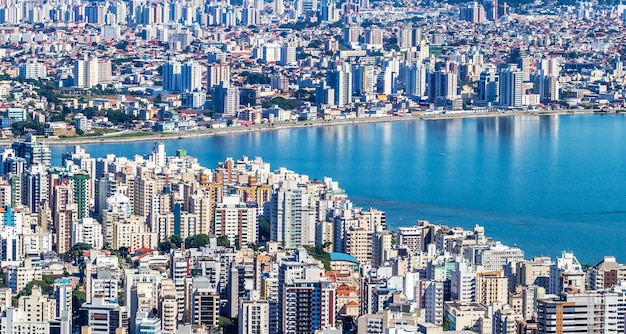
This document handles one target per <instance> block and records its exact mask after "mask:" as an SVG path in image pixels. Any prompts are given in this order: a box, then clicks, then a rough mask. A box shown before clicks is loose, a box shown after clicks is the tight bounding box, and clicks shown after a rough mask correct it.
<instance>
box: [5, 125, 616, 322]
mask: <svg viewBox="0 0 626 334" xmlns="http://www.w3.org/2000/svg"><path fill="white" fill-rule="evenodd" d="M0 157H1V159H0V174H1V175H2V183H0V207H1V208H2V213H1V214H0V226H1V230H0V237H1V240H2V247H1V249H0V259H1V263H2V270H3V271H4V275H2V276H3V277H2V281H1V282H2V285H3V286H4V287H2V288H0V309H1V311H2V314H1V315H0V331H1V333H73V332H75V331H78V330H80V332H81V333H87V334H88V333H115V334H121V333H136V334H139V333H142V334H155V333H214V332H223V333H242V334H243V333H326V334H335V333H343V332H345V333H385V334H399V333H440V332H443V331H456V332H458V333H462V332H464V331H470V332H472V331H477V332H480V333H568V332H574V331H575V332H580V333H584V332H587V333H623V331H624V320H625V318H626V295H625V294H624V291H626V281H625V280H626V265H623V264H619V263H617V261H616V259H615V258H614V257H611V256H607V257H604V259H603V260H602V261H601V262H599V263H598V264H596V265H595V266H591V265H587V266H583V265H582V264H581V263H580V262H579V261H578V260H577V259H576V257H575V256H574V254H573V253H571V252H563V253H562V254H561V256H560V257H558V258H556V260H554V261H553V260H552V259H551V258H550V257H534V258H532V259H530V260H526V259H525V258H524V252H523V251H522V250H521V249H519V248H517V247H509V246H506V245H503V244H501V243H500V242H497V241H494V240H492V239H490V238H488V237H487V236H486V235H485V231H484V228H483V227H481V226H478V225H477V226H475V227H474V228H473V230H470V231H467V230H464V229H462V228H459V227H456V228H450V227H446V226H439V225H433V224H430V223H429V222H427V221H417V223H416V224H415V226H409V227H400V228H399V229H398V230H397V231H391V230H390V229H389V228H388V227H387V224H386V217H385V213H384V212H383V211H380V210H377V209H373V208H370V209H367V210H364V209H363V208H360V207H357V206H355V205H354V204H353V203H352V202H351V201H350V200H349V199H348V196H347V194H346V193H345V191H343V190H342V189H341V188H339V186H338V184H337V182H334V181H333V180H332V179H330V178H324V179H323V180H317V179H313V180H312V179H309V177H308V176H306V175H300V174H297V173H295V172H293V171H290V170H287V169H286V168H278V169H276V170H274V171H271V169H270V165H269V163H267V162H264V161H263V160H262V158H260V157H257V158H254V159H253V160H250V159H249V158H247V157H245V156H244V157H242V158H241V159H239V160H234V159H232V158H227V159H225V160H224V161H222V162H219V163H217V165H216V167H215V169H213V170H210V169H209V168H206V167H203V166H201V165H199V164H198V161H197V159H196V158H194V157H191V156H188V155H187V154H186V151H184V150H178V151H177V152H176V155H175V156H169V157H168V156H166V153H165V145H164V144H163V143H162V142H157V143H155V145H154V148H153V150H152V152H151V153H150V154H148V155H146V156H139V155H136V156H134V157H133V158H126V157H116V156H115V155H107V156H106V157H100V158H93V157H91V156H90V155H89V154H88V153H86V152H85V150H83V149H81V148H80V146H75V148H74V150H73V152H68V153H65V154H64V155H63V160H62V161H63V162H62V165H63V166H62V167H61V166H51V165H50V158H51V156H50V148H49V147H48V146H47V145H46V144H44V143H41V142H38V141H37V139H36V138H35V137H34V136H31V135H28V136H27V138H26V140H25V141H16V142H14V143H13V144H12V145H11V147H9V148H6V149H4V151H3V152H2V154H1V156H0ZM623 281H624V282H623ZM468 333H469V332H468Z"/></svg>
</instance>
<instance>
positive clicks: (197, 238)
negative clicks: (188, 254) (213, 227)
mask: <svg viewBox="0 0 626 334" xmlns="http://www.w3.org/2000/svg"><path fill="white" fill-rule="evenodd" d="M209 240H210V239H209V236H208V235H206V234H196V235H194V236H191V237H189V238H187V239H185V246H187V247H189V248H198V247H204V246H206V245H208V244H209Z"/></svg>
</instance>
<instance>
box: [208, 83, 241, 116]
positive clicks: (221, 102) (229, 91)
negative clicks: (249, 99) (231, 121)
mask: <svg viewBox="0 0 626 334" xmlns="http://www.w3.org/2000/svg"><path fill="white" fill-rule="evenodd" d="M239 101H240V100H239V88H237V87H230V85H229V84H227V83H226V82H222V83H221V84H219V85H217V86H214V87H213V106H214V108H215V111H216V112H218V113H222V114H225V115H236V114H237V111H239Z"/></svg>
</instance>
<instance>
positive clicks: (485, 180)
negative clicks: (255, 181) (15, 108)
mask: <svg viewBox="0 0 626 334" xmlns="http://www.w3.org/2000/svg"><path fill="white" fill-rule="evenodd" d="M625 141H626V119H625V118H624V117H623V116H622V115H567V116H525V117H521V116H519V117H498V118H495V117H494V118H485V117H482V118H464V119H461V118H459V119H448V120H440V121H414V122H393V123H370V124H358V125H341V126H332V127H310V128H301V129H291V130H288V129H285V130H278V131H268V132H250V133H243V134H236V135H230V136H213V137H203V138H189V139H180V140H172V141H167V142H166V148H167V151H168V153H169V154H173V153H174V152H175V151H176V150H177V149H185V150H187V152H188V154H189V155H194V156H197V157H198V158H199V162H200V164H202V165H205V166H208V167H211V168H213V167H214V166H215V163H216V162H217V161H222V160H223V159H224V158H225V157H227V156H230V157H234V158H240V157H241V156H242V155H247V156H250V157H254V156H262V157H263V159H264V160H265V161H267V162H270V163H271V167H272V169H276V168H278V167H281V166H285V167H287V168H289V169H292V170H295V171H297V172H299V173H303V174H308V175H310V176H311V178H318V179H321V178H322V177H324V176H329V177H332V178H333V179H334V180H336V181H338V182H339V184H340V186H341V187H342V188H344V189H346V191H347V193H348V195H349V196H350V198H352V199H353V201H354V202H355V203H356V204H357V205H361V206H365V207H368V206H371V207H375V208H378V209H381V210H385V211H386V212H387V215H388V220H387V221H388V224H389V225H390V226H391V227H392V228H397V227H398V226H406V225H412V224H414V223H415V221H416V220H417V219H427V220H430V221H431V222H432V223H441V224H447V225H450V226H462V227H464V228H469V229H471V228H472V227H473V226H474V225H475V224H481V225H484V226H485V229H486V231H488V233H489V235H492V236H493V237H494V238H496V239H498V240H502V241H503V242H504V243H506V244H510V245H513V244H517V246H519V247H520V248H522V249H524V250H525V251H526V255H527V256H528V257H530V256H534V255H542V254H543V255H550V256H553V257H554V256H556V255H558V254H560V252H561V251H562V250H564V249H567V250H571V251H574V252H575V253H576V255H577V256H578V257H579V259H580V260H581V261H582V262H583V263H586V262H593V261H596V260H597V259H599V258H602V256H603V255H608V254H611V255H615V256H616V257H617V259H618V261H620V260H621V261H623V259H626V250H625V249H624V248H623V247H620V246H619V245H620V244H621V242H622V240H621V237H622V236H623V232H622V230H621V226H622V224H623V222H624V221H626V210H625V209H624V204H623V203H624V198H626V187H624V186H623V185H624V184H625V183H626V180H625V179H626V173H625V172H626V167H625V166H626V154H624V149H623V143H624V142H625ZM152 146H153V142H151V141H146V142H132V143H121V144H113V143H111V144H106V145H85V148H86V150H87V151H88V152H89V153H90V154H91V155H92V156H94V157H100V156H103V155H105V154H109V153H113V154H116V155H119V156H132V155H135V154H146V152H150V150H151V148H152ZM70 149H71V147H70V146H52V153H53V157H54V159H59V157H60V156H61V153H63V152H66V151H68V150H70ZM54 163H58V161H54ZM582 236H584V241H585V242H580V241H581V237H582Z"/></svg>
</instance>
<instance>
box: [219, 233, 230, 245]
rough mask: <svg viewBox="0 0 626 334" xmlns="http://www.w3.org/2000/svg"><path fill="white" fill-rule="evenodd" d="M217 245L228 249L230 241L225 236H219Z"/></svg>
mask: <svg viewBox="0 0 626 334" xmlns="http://www.w3.org/2000/svg"><path fill="white" fill-rule="evenodd" d="M217 245H218V246H222V247H230V239H228V237H227V236H224V235H221V236H219V237H217Z"/></svg>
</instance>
